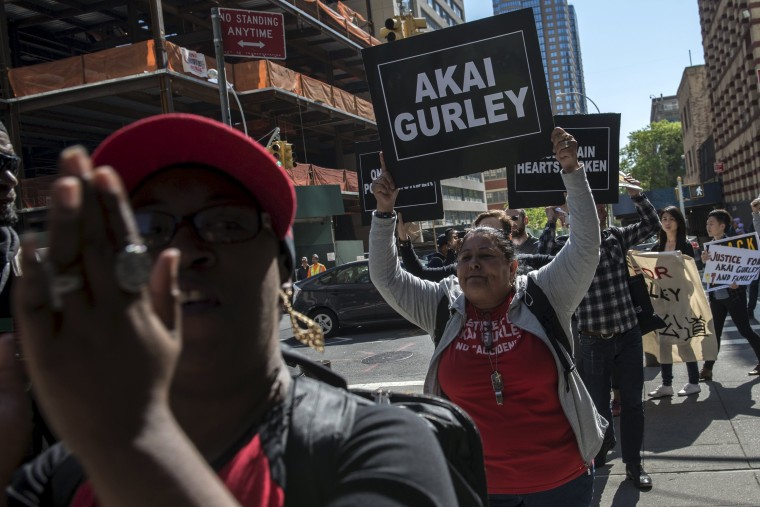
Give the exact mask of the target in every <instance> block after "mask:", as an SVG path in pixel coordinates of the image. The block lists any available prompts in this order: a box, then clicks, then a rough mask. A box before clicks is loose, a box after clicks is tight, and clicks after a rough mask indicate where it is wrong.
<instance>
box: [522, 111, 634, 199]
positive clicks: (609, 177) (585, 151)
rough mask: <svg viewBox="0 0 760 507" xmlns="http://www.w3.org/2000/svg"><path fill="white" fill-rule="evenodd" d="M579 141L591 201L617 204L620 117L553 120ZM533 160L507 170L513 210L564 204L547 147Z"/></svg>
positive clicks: (579, 116)
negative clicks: (592, 195)
mask: <svg viewBox="0 0 760 507" xmlns="http://www.w3.org/2000/svg"><path fill="white" fill-rule="evenodd" d="M554 122H555V124H556V125H557V126H559V127H562V128H563V129H565V130H566V131H567V132H568V133H570V134H572V135H573V137H575V139H577V140H578V160H579V161H580V162H583V166H584V169H585V171H586V177H587V179H588V183H589V186H590V187H591V192H592V193H593V194H594V201H595V202H597V203H599V204H609V203H616V202H618V196H619V195H620V194H619V192H618V174H619V165H620V162H619V160H620V115H619V114H617V113H605V114H574V115H560V116H555V117H554ZM533 155H534V157H535V158H533V159H528V160H521V161H519V162H518V163H516V164H514V165H512V166H510V167H508V168H507V180H508V181H509V182H510V184H509V188H508V189H507V192H508V199H509V205H510V207H512V208H532V207H536V206H546V205H551V204H558V203H559V204H561V203H563V202H564V201H565V198H564V191H565V184H564V182H563V181H562V176H561V175H560V171H561V170H562V166H560V164H559V162H558V161H557V159H556V158H555V157H554V154H553V153H552V146H551V145H549V144H546V145H545V146H544V147H543V149H542V150H541V151H540V152H539V153H535V154H533Z"/></svg>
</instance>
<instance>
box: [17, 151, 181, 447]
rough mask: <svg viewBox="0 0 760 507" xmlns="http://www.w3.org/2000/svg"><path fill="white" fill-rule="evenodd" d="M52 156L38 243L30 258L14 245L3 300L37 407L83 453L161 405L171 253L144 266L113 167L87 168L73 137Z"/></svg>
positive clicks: (174, 322) (173, 358)
mask: <svg viewBox="0 0 760 507" xmlns="http://www.w3.org/2000/svg"><path fill="white" fill-rule="evenodd" d="M59 165H60V173H61V177H60V178H59V179H58V180H57V181H56V182H55V184H54V187H53V195H52V197H53V199H52V206H51V213H50V249H49V251H48V255H47V258H46V260H45V261H39V260H38V259H37V257H36V256H35V254H34V248H33V244H31V243H27V244H26V245H25V248H24V249H23V257H22V264H23V269H24V276H23V277H21V278H20V280H19V282H18V283H17V285H16V293H15V311H16V316H17V318H18V319H19V321H20V326H19V327H20V329H21V331H22V332H21V337H22V344H23V348H24V353H25V356H26V358H27V359H28V365H29V373H30V376H31V379H32V384H33V386H34V389H35V393H36V394H37V396H38V399H39V402H40V405H41V407H42V409H43V412H44V414H45V416H46V417H47V419H48V421H49V422H50V423H51V425H52V427H53V428H54V429H55V431H56V433H57V434H58V435H59V436H60V437H61V438H62V439H63V440H65V441H66V443H67V444H68V446H69V447H70V448H71V449H72V450H74V451H75V452H77V451H79V452H82V453H83V454H84V455H86V454H87V452H86V451H87V450H90V451H95V452H103V451H101V450H99V449H97V447H98V446H101V447H102V446H104V444H108V443H112V442H115V441H125V440H127V439H134V438H136V437H137V436H138V435H140V434H141V432H142V431H143V429H144V426H145V424H146V421H149V420H151V417H152V415H154V414H156V413H161V414H162V415H161V417H165V415H166V414H168V413H169V409H168V392H169V385H170V382H171V379H172V376H173V372H174V367H175V364H176V362H177V358H178V356H179V351H180V343H179V338H178V333H179V324H178V322H179V317H180V313H179V311H178V306H177V305H178V296H177V294H178V290H177V282H176V273H177V266H178V262H179V253H178V252H177V251H176V250H167V251H164V252H162V253H161V254H160V255H159V256H158V257H157V259H156V260H155V263H154V265H153V268H152V271H151V267H150V259H149V258H148V257H147V255H148V254H147V253H145V252H144V249H143V248H142V245H141V240H140V238H139V235H138V234H137V232H136V231H137V229H136V226H135V223H134V217H133V215H132V212H131V209H130V207H129V204H128V201H127V197H126V195H125V192H124V188H123V186H122V184H121V180H120V179H119V177H118V176H117V175H116V173H115V172H114V171H113V170H112V169H110V168H107V167H101V168H93V167H92V162H91V161H90V158H89V156H88V155H87V154H86V153H85V152H84V150H83V149H81V148H70V149H68V150H66V151H64V152H63V153H62V155H61V159H60V162H59ZM127 441H128V440H127ZM105 447H106V448H107V447H108V446H107V445H105Z"/></svg>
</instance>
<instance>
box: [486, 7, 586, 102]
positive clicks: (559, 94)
mask: <svg viewBox="0 0 760 507" xmlns="http://www.w3.org/2000/svg"><path fill="white" fill-rule="evenodd" d="M526 8H531V9H533V16H534V17H535V20H536V29H537V30H538V43H539V45H540V46H541V59H542V60H543V63H544V74H545V75H546V84H547V86H548V88H549V96H550V97H551V99H552V107H553V111H554V114H585V113H587V112H588V110H587V104H586V97H585V93H586V85H585V83H584V80H583V61H582V59H581V49H580V47H581V45H580V38H579V32H578V18H577V16H576V13H575V7H573V6H572V5H569V4H568V3H567V0H493V12H494V14H502V13H505V12H509V11H514V10H517V9H526Z"/></svg>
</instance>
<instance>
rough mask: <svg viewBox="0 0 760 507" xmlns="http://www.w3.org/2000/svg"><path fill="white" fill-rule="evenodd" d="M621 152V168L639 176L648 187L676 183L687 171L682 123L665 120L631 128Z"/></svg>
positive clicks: (625, 171) (674, 184)
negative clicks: (639, 128)
mask: <svg viewBox="0 0 760 507" xmlns="http://www.w3.org/2000/svg"><path fill="white" fill-rule="evenodd" d="M620 155H621V161H620V170H621V171H623V172H624V173H628V174H630V175H631V176H633V177H634V178H636V179H637V180H639V181H640V182H641V185H642V187H643V188H644V190H652V189H656V188H667V187H675V186H676V178H677V177H678V176H682V175H683V174H684V164H683V159H682V158H681V157H682V155H683V138H682V136H681V123H680V122H670V121H667V120H663V121H659V122H656V123H652V124H650V125H649V126H647V127H645V128H643V129H641V130H636V131H635V132H631V133H630V134H629V135H628V144H627V145H626V146H625V148H623V149H622V150H621V153H620Z"/></svg>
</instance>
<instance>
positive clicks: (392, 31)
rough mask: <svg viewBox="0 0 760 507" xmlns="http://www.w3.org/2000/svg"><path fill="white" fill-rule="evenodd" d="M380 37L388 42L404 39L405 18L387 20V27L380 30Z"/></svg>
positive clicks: (398, 17) (397, 17)
mask: <svg viewBox="0 0 760 507" xmlns="http://www.w3.org/2000/svg"><path fill="white" fill-rule="evenodd" d="M380 37H382V38H384V39H385V40H386V41H388V42H393V41H394V40H396V39H403V38H404V18H402V17H400V16H396V17H395V18H388V19H386V20H385V27H384V28H381V29H380Z"/></svg>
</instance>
